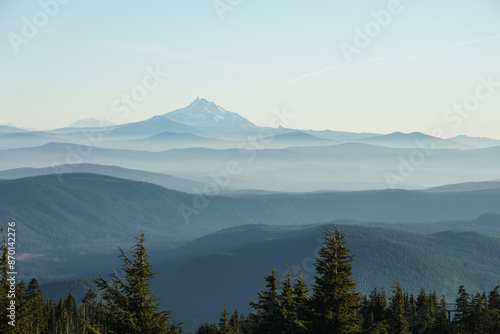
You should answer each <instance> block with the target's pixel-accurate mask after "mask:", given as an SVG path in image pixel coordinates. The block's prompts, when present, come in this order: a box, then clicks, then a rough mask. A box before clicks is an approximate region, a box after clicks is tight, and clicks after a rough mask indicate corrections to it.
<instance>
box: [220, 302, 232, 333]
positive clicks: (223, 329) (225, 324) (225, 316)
mask: <svg viewBox="0 0 500 334" xmlns="http://www.w3.org/2000/svg"><path fill="white" fill-rule="evenodd" d="M219 333H220V334H234V331H233V328H232V326H231V324H230V323H229V311H228V310H227V307H224V312H222V315H221V317H220V318H219Z"/></svg>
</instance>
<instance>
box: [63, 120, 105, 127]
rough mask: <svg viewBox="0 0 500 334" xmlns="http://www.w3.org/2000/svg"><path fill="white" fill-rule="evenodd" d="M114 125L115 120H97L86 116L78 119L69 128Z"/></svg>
mask: <svg viewBox="0 0 500 334" xmlns="http://www.w3.org/2000/svg"><path fill="white" fill-rule="evenodd" d="M111 125H114V124H113V122H111V121H108V120H107V119H102V120H100V121H99V120H97V119H95V118H84V119H79V120H78V121H76V122H74V123H72V124H70V125H69V126H68V127H69V128H98V127H102V126H111Z"/></svg>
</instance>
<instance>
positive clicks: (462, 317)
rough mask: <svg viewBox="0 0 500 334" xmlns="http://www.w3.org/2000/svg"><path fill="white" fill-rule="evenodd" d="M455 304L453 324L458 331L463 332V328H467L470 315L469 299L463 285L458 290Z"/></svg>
mask: <svg viewBox="0 0 500 334" xmlns="http://www.w3.org/2000/svg"><path fill="white" fill-rule="evenodd" d="M456 304H457V306H456V307H457V312H456V313H455V318H454V319H453V324H454V326H455V327H456V328H458V329H459V330H465V328H467V320H468V318H469V314H470V297H469V294H468V293H467V290H466V289H465V286H463V285H461V286H460V287H459V288H458V297H457V299H456Z"/></svg>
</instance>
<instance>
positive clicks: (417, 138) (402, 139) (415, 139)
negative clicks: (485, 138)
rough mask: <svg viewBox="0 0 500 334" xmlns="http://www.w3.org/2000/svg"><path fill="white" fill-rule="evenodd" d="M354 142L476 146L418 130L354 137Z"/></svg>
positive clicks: (395, 144) (461, 147) (393, 145)
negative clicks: (360, 137) (361, 137)
mask: <svg viewBox="0 0 500 334" xmlns="http://www.w3.org/2000/svg"><path fill="white" fill-rule="evenodd" d="M356 142H359V143H365V144H372V145H380V146H386V147H393V148H412V147H414V148H419V144H418V143H422V142H432V143H433V144H434V145H435V147H436V148H438V149H472V148H476V147H475V146H473V145H469V144H467V143H459V142H455V141H453V140H451V139H441V138H436V137H433V136H429V135H426V134H423V133H420V132H412V133H401V132H394V133H391V134H388V135H378V136H374V137H368V138H363V139H356ZM421 145H422V144H421Z"/></svg>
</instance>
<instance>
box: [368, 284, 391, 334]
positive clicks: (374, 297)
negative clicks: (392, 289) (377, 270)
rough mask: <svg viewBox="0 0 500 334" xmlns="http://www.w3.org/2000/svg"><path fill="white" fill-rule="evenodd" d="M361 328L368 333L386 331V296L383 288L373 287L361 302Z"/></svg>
mask: <svg viewBox="0 0 500 334" xmlns="http://www.w3.org/2000/svg"><path fill="white" fill-rule="evenodd" d="M362 309H363V310H362V314H363V316H364V324H363V329H364V330H366V331H367V332H368V333H387V330H388V325H387V297H386V294H385V290H384V289H382V290H380V291H379V290H377V289H373V290H372V291H371V292H370V295H369V297H368V298H366V297H365V300H364V302H363V308H362Z"/></svg>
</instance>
